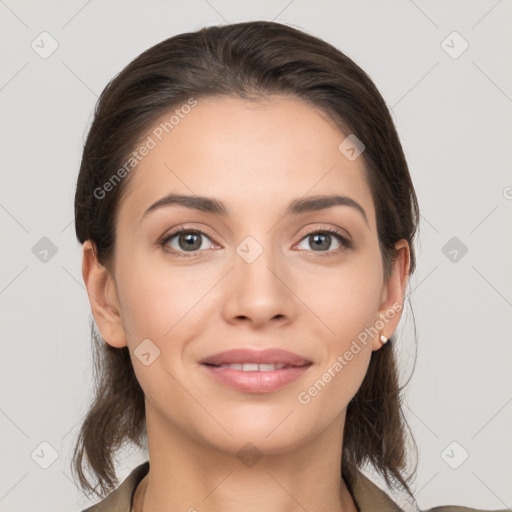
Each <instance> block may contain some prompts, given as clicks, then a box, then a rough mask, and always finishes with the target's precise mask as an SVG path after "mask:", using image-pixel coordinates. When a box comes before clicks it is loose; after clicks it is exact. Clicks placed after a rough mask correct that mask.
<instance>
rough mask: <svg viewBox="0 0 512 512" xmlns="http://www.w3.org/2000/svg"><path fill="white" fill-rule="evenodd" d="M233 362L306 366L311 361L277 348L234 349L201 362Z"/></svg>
mask: <svg viewBox="0 0 512 512" xmlns="http://www.w3.org/2000/svg"><path fill="white" fill-rule="evenodd" d="M231 363H239V364H240V363H255V364H285V365H287V366H296V367H298V366H306V365H309V364H311V361H310V360H309V359H307V358H305V357H302V356H299V355H298V354H294V353H293V352H289V351H288V350H282V349H277V348H269V349H266V350H251V349H243V348H239V349H233V350H226V351H224V352H218V353H217V354H214V355H212V356H208V357H206V358H205V359H203V360H202V361H201V364H210V365H220V364H231Z"/></svg>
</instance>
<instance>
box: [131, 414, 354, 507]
mask: <svg viewBox="0 0 512 512" xmlns="http://www.w3.org/2000/svg"><path fill="white" fill-rule="evenodd" d="M150 417H151V418H152V420H149V418H150ZM147 418H148V450H149V459H150V471H149V473H148V474H147V475H146V477H145V478H144V479H143V481H142V482H141V483H140V485H139V486H138V488H137V491H136V494H135V497H134V508H133V510H134V512H148V511H150V510H187V511H188V510H190V511H196V510H208V511H211V512H214V511H215V512H217V511H219V512H220V511H222V512H234V511H237V512H238V511H239V510H244V512H256V511H257V512H261V510H265V512H295V511H297V512H298V511H301V512H303V511H304V510H316V511H332V512H334V511H336V512H355V511H356V510H357V509H356V507H355V504H354V502H353V499H352V497H351V495H350V493H349V491H348V488H347V486H346V484H345V482H344V481H343V479H342V478H341V467H340V461H341V449H342V446H341V439H342V433H343V423H344V417H343V418H340V419H339V420H338V421H335V422H333V423H332V425H331V426H330V427H328V429H326V430H325V431H324V432H322V433H321V434H320V435H319V436H317V437H316V438H315V439H313V440H311V441H310V442H309V443H305V444H303V445H301V446H300V447H297V448H296V449H294V450H293V449H287V451H286V452H281V453H272V454H270V453H264V454H263V453H261V458H260V459H259V460H258V459H257V458H252V459H251V458H250V457H240V456H237V453H236V452H235V453H228V452H226V451H221V450H219V449H216V448H215V447H212V446H210V445H202V444H199V443H198V442H197V441H196V440H194V439H192V438H191V437H189V436H188V435H187V434H186V433H184V432H182V431H180V430H179V429H177V428H173V427H172V426H170V425H169V423H166V422H165V421H163V420H162V418H161V417H158V416H157V415H148V416H147ZM243 445H244V443H241V446H243Z"/></svg>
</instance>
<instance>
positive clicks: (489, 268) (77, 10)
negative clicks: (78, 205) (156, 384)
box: [0, 0, 512, 512]
mask: <svg viewBox="0 0 512 512" xmlns="http://www.w3.org/2000/svg"><path fill="white" fill-rule="evenodd" d="M256 19H267V20H275V21H279V22H283V23H288V24H291V25H294V26H297V27H298V28H302V29H304V30H306V31H308V32H310V33H312V34H314V35H316V36H319V37H321V38H323V39H325V40H327V41H328V42H330V43H332V44H333V45H335V46H336V47H338V48H339V49H341V50H342V51H343V52H345V53H346V54H347V55H348V56H350V57H351V58H353V59H354V60H355V61H356V62H357V63H358V64H359V65H360V66H361V67H362V68H363V69H365V71H367V72H368V74H369V75H370V76H371V77H372V79H373V80H374V81H375V83H376V85H377V87H378V88H379V89H380V91H381V92H382V94H383V96H384V97H385V99H386V101H387V103H388V105H389V107H390V108H391V109H392V114H393V117H394V120H395V122H396V125H397V128H398V130H399V134H400V136H401V139H402V142H403V145H404V149H405V152H406V156H407V159H408V162H409V165H410V169H411V173H412V177H413V181H414V184H415V187H416V190H417V194H418V197H419V202H420V208H421V212H422V218H421V225H420V238H419V244H418V247H417V250H418V258H419V262H418V269H417V273H416V274H415V275H414V276H413V278H412V281H411V286H410V291H411V301H412V304H413V310H414V315H415V318H416V325H417V330H418V359H417V364H416V368H415V371H414V374H413V377H412V379H411V381H410V383H409V385H408V387H407V388H406V389H407V394H406V406H405V412H406V415H407V418H408V421H409V423H410V425H411V428H412V431H413V433H414V435H415V438H416V440H417V442H418V446H419V452H420V460H419V466H418V473H417V478H416V480H415V481H414V483H413V489H415V490H416V494H417V498H418V504H419V506H420V507H421V508H427V507H432V506H435V505H441V504H460V505H466V506H472V507H479V508H495V509H496V508H505V507H507V506H508V507H511V506H512V487H511V485H510V482H511V474H512V439H511V436H510V431H511V428H510V427H511V424H512V403H511V402H512V385H511V376H510V365H511V361H512V359H511V355H512V344H511V334H510V333H511V330H512V315H511V312H512V271H511V266H510V262H511V261H512V257H511V256H512V242H511V236H510V234H511V229H510V227H511V217H512V215H511V214H512V173H511V171H510V163H511V162H512V144H511V142H510V140H511V139H510V128H511V124H512V118H511V114H512V99H511V96H512V70H511V66H510V62H512V59H511V53H512V51H511V45H510V43H511V39H512V36H511V32H510V21H511V20H512V3H511V2H510V0H508V1H507V0H500V1H495V0H485V1H484V0H481V1H471V2H469V1H457V2H454V1H452V2H445V1H443V2H441V1H435V2H434V1H431V2H427V1H425V0H422V1H420V0H415V1H412V0H400V1H399V0H397V1H386V2H382V1H365V2H356V1H351V2H349V1H336V2H334V1H330V2H327V1H324V2H314V3H313V2H306V1H303V0H292V1H290V0H283V1H274V2H271V1H262V2H258V3H257V5H256V2H247V1H246V2H235V1H233V0H229V1H228V0H209V1H206V0H204V1H203V0H201V1H200V0H194V1H190V2H187V3H185V2H180V3H178V2H172V1H171V2H156V1H152V2H145V3H143V2H127V1H123V2H120V1H118V2H115V1H111V0H110V1H105V0H102V1H101V2H100V1H99V0H92V1H91V0H89V1H83V0H78V1H75V0H73V1H68V2H65V3H64V2H61V3H58V2H49V1H48V2H41V1H38V2H37V1H15V0H5V1H3V0H0V34H1V35H0V38H1V43H2V49H3V51H2V65H1V67H0V70H1V77H0V105H1V115H2V123H1V127H0V129H1V140H2V151H1V153H0V158H1V165H0V168H1V178H2V187H1V189H0V190H1V192H0V223H1V229H2V242H3V243H2V244H1V262H2V264H1V267H0V268H1V275H0V314H1V318H0V321H1V326H2V327H1V333H2V336H3V341H2V357H1V363H0V364H1V369H0V374H1V376H2V377H1V379H2V382H1V384H2V385H1V390H2V393H1V402H0V428H1V432H2V435H1V438H0V442H1V453H2V455H1V460H2V468H1V469H2V472H1V478H0V510H1V511H24V512H28V511H43V510H48V511H50V510H51V511H70V510H79V509H81V508H84V507H85V506H87V505H90V502H88V501H87V500H85V499H84V498H82V497H81V495H80V493H79V491H78V489H77V487H76V486H75V484H74V483H73V481H72V480H71V474H70V470H69V463H70V460H71V446H72V444H73V443H74V441H75V436H76V434H77V432H78V425H79V423H80V421H81V418H82V417H83V415H84V413H85V412H86V408H87V405H88V403H89V398H90V393H91V390H92V380H91V377H92V368H91V356H90V353H89V347H90V345H89V343H90V342H89V330H88V319H89V311H90V307H89V302H88V299H87V295H86V292H85V289H84V287H83V283H82V277H81V247H80V246H79V244H78V242H77V241H76V239H75V236H74V228H73V196H74V187H75V181H76V177H77V172H78V165H79V160H80V152H81V147H82V144H83V140H84V137H85V134H86V131H87V127H88V126H89V123H90V121H91V113H92V110H93V107H94V104H95V101H96V99H97V96H98V95H99V93H100V92H101V90H102V89H103V87H104V86H105V85H106V84H107V82H108V81H109V80H110V79H111V78H112V77H113V76H114V75H115V74H116V73H117V72H118V71H120V70H121V69H122V68H123V67H124V66H125V65H126V64H127V63H128V62H129V61H130V60H132V59H133V58H134V57H135V56H137V55H138V54H139V53H140V52H142V51H143V50H145V49H146V48H148V47H150V46H152V45H153V44H155V43H157V42H159V41H161V40H163V39H165V38H167V37H170V36H172V35H174V34H177V33H180V32H186V31H191V30H197V29H199V28H200V27H202V26H205V25H214V24H224V23H226V22H237V21H246V20H256ZM44 31H46V32H48V33H49V34H50V36H47V35H43V36H40V34H41V32H44ZM453 31H457V32H458V33H459V34H460V35H461V36H462V38H463V40H465V41H467V43H468V44H469V47H468V48H467V50H466V51H464V52H463V53H462V54H461V55H458V53H459V52H460V51H461V50H462V49H463V44H464V41H463V40H462V39H460V38H457V37H458V36H453V35H452V36H450V37H448V36H449V35H450V34H451V33H452V32H453ZM447 37H448V39H446V38H447ZM52 40H55V41H56V42H57V43H58V48H57V49H56V50H55V51H54V53H52V54H51V55H49V56H46V55H44V56H45V57H46V58H42V56H41V53H44V52H45V51H46V52H48V51H49V50H51V44H52ZM444 40H446V42H445V43H444V44H443V43H442V42H443V41H444ZM31 45H34V46H35V48H37V51H36V49H33V47H32V46H31ZM449 53H451V55H450V54H449ZM455 56H456V58H454V57H455ZM44 237H46V238H48V239H49V240H50V241H51V244H50V243H49V241H48V240H46V239H44V240H43V241H41V239H42V238H44ZM453 237H456V240H454V241H453V240H452V241H451V242H449V241H450V240H451V239H452V238H453ZM447 243H448V245H446V244H447ZM461 244H464V246H466V247H467V253H465V254H463V250H462V249H463V247H462V245H461ZM52 246H54V249H53V251H54V252H55V250H56V251H57V252H56V253H55V254H53V253H52ZM34 247H35V248H34ZM44 250H49V252H48V253H46V255H45V253H44V252H43V251H44ZM454 251H455V252H454ZM45 258H46V259H45ZM399 333H400V335H401V337H400V344H399V348H400V354H401V365H402V368H403V375H404V378H405V377H407V376H408V375H409V373H410V371H411V369H412V363H413V359H414V346H415V344H414V342H413V339H412V334H413V331H412V316H411V314H410V311H409V310H407V311H406V316H405V318H404V319H403V322H402V324H401V326H400V327H399ZM454 441H455V442H456V444H451V443H453V442H454ZM41 443H49V445H50V446H48V445H47V444H43V445H41ZM447 447H448V449H447ZM52 450H55V452H56V453H55V454H54V455H56V456H57V458H56V460H55V461H54V462H53V463H51V462H52V461H53V459H52V453H53V452H52ZM466 452H467V453H468V454H469V457H468V458H467V460H465V461H464V462H463V463H462V464H461V461H462V459H463V458H464V454H465V453H466ZM145 458H146V457H145V454H144V453H139V452H138V451H136V450H127V451H125V452H124V456H123V457H120V460H119V473H118V475H119V477H120V479H121V480H122V479H123V478H124V477H125V476H127V474H128V473H129V472H130V471H131V469H133V468H134V467H135V465H137V464H139V463H140V462H142V461H144V460H145ZM50 463H51V465H49V467H48V468H47V469H44V468H43V467H41V465H43V466H44V465H48V464H50ZM450 464H451V466H459V467H458V468H457V469H454V468H453V467H451V466H450ZM459 464H460V465H459ZM366 473H367V474H368V475H369V476H371V477H372V478H373V479H374V481H375V482H376V483H377V484H378V485H383V484H382V480H381V479H379V478H378V477H377V476H376V475H375V474H374V473H373V472H372V471H371V470H367V471H366ZM393 497H394V498H395V499H397V501H399V502H400V500H401V499H402V498H401V497H400V496H396V495H393ZM402 505H403V506H404V507H405V508H412V507H411V506H410V505H408V504H407V503H402Z"/></svg>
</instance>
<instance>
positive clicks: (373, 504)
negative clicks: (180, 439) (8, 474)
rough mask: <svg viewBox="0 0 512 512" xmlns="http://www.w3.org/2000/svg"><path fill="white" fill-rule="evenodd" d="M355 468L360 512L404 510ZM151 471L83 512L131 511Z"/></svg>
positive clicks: (142, 469)
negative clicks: (138, 488) (142, 482)
mask: <svg viewBox="0 0 512 512" xmlns="http://www.w3.org/2000/svg"><path fill="white" fill-rule="evenodd" d="M353 469H354V476H353V478H352V480H351V481H350V482H347V487H348V488H349V491H350V493H351V495H352V498H353V499H354V501H355V503H356V506H357V508H358V509H359V512H374V511H375V510H378V511H379V512H403V510H402V509H401V508H399V507H398V506H397V505H396V503H395V502H393V501H392V500H391V498H390V497H389V496H388V495H387V494H386V493H385V492H384V491H383V490H381V489H380V488H379V487H378V486H377V485H375V484H374V483H373V482H372V481H371V480H370V479H369V478H368V477H366V476H365V475H364V474H363V473H362V472H361V471H360V470H359V469H357V468H353ZM148 472H149V461H146V462H144V463H142V464H141V465H140V466H137V467H136V468H135V469H134V470H133V471H132V472H131V473H130V474H129V475H128V476H127V477H126V478H125V480H124V481H123V483H122V484H121V485H120V486H119V487H118V488H117V489H115V490H114V491H113V492H111V493H110V494H109V495H108V496H107V497H106V498H105V499H103V500H102V501H100V502H99V503H97V504H96V505H93V506H92V507H89V508H87V509H85V510H83V511H82V512H130V511H131V509H132V504H133V496H134V494H135V491H136V489H137V486H138V484H139V483H140V482H141V480H142V479H143V478H144V477H145V476H146V475H147V473H148Z"/></svg>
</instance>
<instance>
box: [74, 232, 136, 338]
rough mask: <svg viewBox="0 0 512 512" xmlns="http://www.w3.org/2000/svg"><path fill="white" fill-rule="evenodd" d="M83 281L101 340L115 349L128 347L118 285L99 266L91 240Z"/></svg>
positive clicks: (87, 244) (86, 249)
mask: <svg viewBox="0 0 512 512" xmlns="http://www.w3.org/2000/svg"><path fill="white" fill-rule="evenodd" d="M82 277H83V279H84V283H85V286H86V288H87V295H88V296H89V302H90V303H91V309H92V313H93V316H94V321H95V322H96V326H97V327H98V330H99V332H100V334H101V337H102V338H103V339H104V340H105V342H106V343H108V344H109V345H111V346H112V347H116V348H122V347H125V346H126V345H127V341H126V335H125V331H124V327H123V321H122V318H121V313H120V311H121V309H120V306H119V301H118V298H117V290H116V286H115V281H114V278H113V277H112V275H111V274H110V272H109V271H108V270H107V269H106V268H105V267H104V266H103V265H101V264H100V263H99V262H98V258H97V254H96V248H95V246H94V244H93V243H92V242H91V241H90V240H86V241H85V242H84V245H83V258H82Z"/></svg>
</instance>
